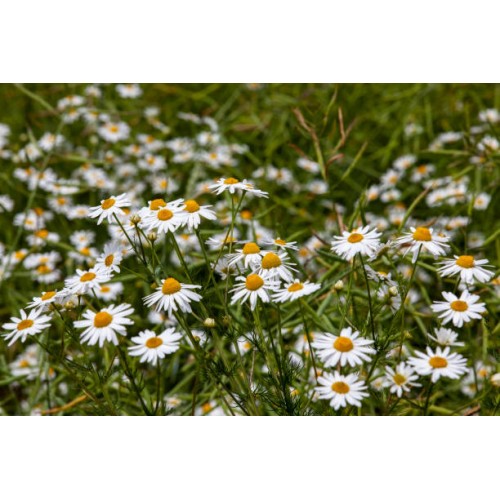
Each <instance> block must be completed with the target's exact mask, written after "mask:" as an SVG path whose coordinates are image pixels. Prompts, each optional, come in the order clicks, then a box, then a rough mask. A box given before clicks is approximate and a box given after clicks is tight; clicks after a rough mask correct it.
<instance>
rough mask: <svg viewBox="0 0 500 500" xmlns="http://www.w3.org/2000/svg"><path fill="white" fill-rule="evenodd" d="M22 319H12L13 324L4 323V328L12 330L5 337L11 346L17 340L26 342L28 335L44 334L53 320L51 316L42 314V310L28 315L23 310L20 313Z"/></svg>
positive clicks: (36, 310) (35, 310)
mask: <svg viewBox="0 0 500 500" xmlns="http://www.w3.org/2000/svg"><path fill="white" fill-rule="evenodd" d="M19 314H20V315H21V317H20V318H14V317H12V318H10V320H11V321H12V323H4V324H3V326H2V328H4V329H5V330H10V332H9V333H7V334H5V335H4V338H5V340H9V339H10V342H9V345H12V344H13V343H14V342H15V341H16V340H19V339H21V342H24V341H25V340H26V337H28V335H36V334H38V333H40V332H43V330H45V329H46V328H48V327H49V323H50V320H51V317H50V316H47V315H45V314H42V309H40V308H38V309H33V310H32V311H30V313H29V314H26V313H25V312H24V310H23V309H21V310H20V311H19Z"/></svg>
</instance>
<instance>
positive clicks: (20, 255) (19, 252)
mask: <svg viewBox="0 0 500 500" xmlns="http://www.w3.org/2000/svg"><path fill="white" fill-rule="evenodd" d="M25 255H26V252H24V251H23V250H17V251H16V253H15V254H14V256H15V257H16V259H17V260H21V259H22V258H23V257H24V256H25Z"/></svg>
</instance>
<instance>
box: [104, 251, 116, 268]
mask: <svg viewBox="0 0 500 500" xmlns="http://www.w3.org/2000/svg"><path fill="white" fill-rule="evenodd" d="M114 260H115V256H114V255H113V254H111V255H108V256H107V257H106V258H105V259H104V264H105V265H106V266H107V267H109V266H110V265H111V264H113V262H114Z"/></svg>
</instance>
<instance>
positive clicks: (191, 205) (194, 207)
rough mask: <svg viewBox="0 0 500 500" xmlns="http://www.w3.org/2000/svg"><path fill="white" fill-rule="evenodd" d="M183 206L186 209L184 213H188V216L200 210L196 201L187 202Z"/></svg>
mask: <svg viewBox="0 0 500 500" xmlns="http://www.w3.org/2000/svg"><path fill="white" fill-rule="evenodd" d="M185 204H186V208H185V209H184V210H186V212H189V213H190V214H192V213H194V212H198V210H199V209H200V205H198V203H196V201H194V200H187V201H186V202H185Z"/></svg>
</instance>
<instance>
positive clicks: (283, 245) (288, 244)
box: [262, 237, 299, 251]
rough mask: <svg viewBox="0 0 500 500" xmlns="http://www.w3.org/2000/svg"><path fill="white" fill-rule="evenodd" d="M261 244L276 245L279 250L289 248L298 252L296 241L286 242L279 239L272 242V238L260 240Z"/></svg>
mask: <svg viewBox="0 0 500 500" xmlns="http://www.w3.org/2000/svg"><path fill="white" fill-rule="evenodd" d="M262 244H263V245H265V246H269V245H276V246H278V247H280V248H289V249H290V250H296V251H298V250H299V247H298V246H297V242H296V241H286V240H284V239H282V238H279V237H278V238H276V239H274V240H273V239H272V238H269V239H264V240H262Z"/></svg>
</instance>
